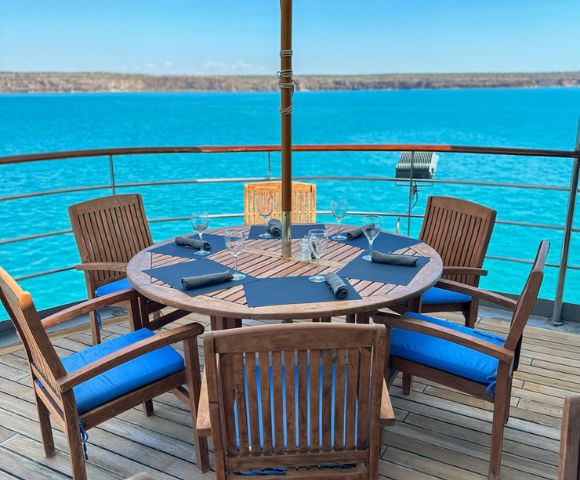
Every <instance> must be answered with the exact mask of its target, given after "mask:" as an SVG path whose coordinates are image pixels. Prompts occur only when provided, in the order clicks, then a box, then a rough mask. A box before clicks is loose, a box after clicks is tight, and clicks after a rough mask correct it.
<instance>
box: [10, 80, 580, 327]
mask: <svg viewBox="0 0 580 480" xmlns="http://www.w3.org/2000/svg"><path fill="white" fill-rule="evenodd" d="M295 105H296V106H295V126H294V141H295V143H449V144H469V145H495V146H518V147H539V148H562V149H572V148H573V147H574V144H575V136H576V130H577V125H578V115H579V113H580V89H545V90H452V91H393V92H324V93H318V92H316V93H315V92H310V93H297V94H296V95H295ZM277 109H278V96H277V95H276V94H250V93H235V94H229V93H163V94H154V93H153V94H57V95H0V119H1V121H0V155H16V154H24V153H33V152H48V151H56V150H76V149H86V148H101V147H128V146H162V145H173V146H174V145H235V144H276V143H278V142H279V118H278V111H277ZM397 159H398V155H397V154H385V153H356V154H353V153H326V154H295V156H294V174H295V175H360V176H365V175H367V176H392V175H393V174H394V166H395V164H396V162H397ZM272 160H273V161H272V163H273V173H274V174H277V173H278V172H279V157H278V156H277V155H273V157H272ZM266 165H267V159H266V155H265V154H230V155H212V156H207V155H204V156H202V155H160V156H132V157H119V158H117V160H116V176H117V181H118V182H137V181H153V180H165V179H183V178H210V177H241V176H263V175H265V173H266ZM570 166H571V162H570V161H569V160H565V159H564V160H558V159H526V158H515V157H502V158H498V157H493V156H473V155H472V156H469V155H451V154H444V155H441V156H440V162H439V168H438V170H437V174H436V176H437V178H440V179H469V180H489V181H505V182H517V183H531V184H540V183H541V184H549V185H560V186H564V185H567V182H568V181H569V177H570ZM106 182H108V163H107V159H105V158H91V159H80V160H67V161H52V162H37V163H33V164H22V165H9V166H2V167H0V196H5V195H11V194H16V193H26V192H31V191H36V190H49V189H57V188H67V187H72V186H85V185H99V184H104V183H106ZM123 191H127V192H130V191H138V192H140V193H142V194H143V197H144V201H145V205H146V209H147V214H148V216H149V217H150V218H161V217H172V216H186V215H189V214H190V213H191V211H192V210H193V209H196V208H204V209H205V208H207V210H208V211H209V212H210V213H220V212H227V213H236V212H242V211H243V197H242V194H243V185H242V184H229V185H228V184H224V185H187V186H171V187H143V188H138V189H123ZM104 194H106V192H105V191H94V192H89V193H75V194H67V195H60V196H46V197H39V198H31V199H23V200H14V201H4V202H0V239H6V238H11V237H18V236H24V235H32V234H36V233H41V232H45V231H50V230H61V229H67V228H69V220H68V214H67V206H68V205H70V204H73V203H75V202H79V201H82V200H85V199H88V198H92V197H95V196H99V195H104ZM431 194H433V195H453V196H458V197H462V198H466V199H470V200H475V201H478V202H481V203H484V204H486V205H488V206H490V207H493V208H495V209H497V210H498V219H501V220H513V221H532V222H537V223H542V224H554V225H563V223H564V218H565V211H566V202H567V195H566V193H565V192H550V191H543V190H529V189H506V188H489V187H476V186H457V185H437V186H434V187H432V188H425V189H422V190H421V192H420V198H419V202H418V205H417V206H416V208H415V210H414V211H415V212H417V213H421V212H422V211H423V209H424V206H425V201H426V199H427V196H428V195H431ZM337 195H343V196H346V197H347V198H348V199H349V202H350V208H351V209H352V210H363V209H365V210H382V211H397V212H402V211H405V209H406V202H407V195H408V192H407V190H406V189H405V188H403V187H398V186H396V185H394V184H392V183H378V182H332V181H325V182H319V183H318V208H319V209H328V203H329V201H330V199H331V198H332V197H333V196H337ZM579 217H580V214H578V215H577V218H578V219H577V220H576V226H579V225H580V218H579ZM321 220H324V218H321ZM233 222H235V221H231V222H230V223H233ZM238 222H239V220H238ZM227 223H228V222H227V221H221V222H217V221H216V222H214V223H213V225H214V226H216V225H223V224H227ZM385 224H386V225H385V227H387V228H394V226H395V220H394V219H392V220H386V221H385ZM403 225H405V223H404V222H403ZM419 227H420V221H419V220H415V221H413V222H412V228H411V230H412V233H413V234H415V235H416V234H417V233H418V229H419ZM188 230H189V225H188V223H187V222H181V223H180V222H175V223H155V224H153V225H152V231H153V235H154V239H155V240H162V239H165V238H168V237H170V236H173V235H175V234H178V233H183V232H187V231H188ZM579 237H580V235H578V234H576V235H575V237H574V239H573V243H572V250H571V262H570V263H571V264H575V265H580V238H579ZM543 238H548V239H550V240H551V241H552V250H551V252H550V261H552V262H558V259H559V254H560V246H561V240H562V234H561V232H559V231H556V230H549V229H544V228H520V227H508V226H504V225H497V226H496V228H495V231H494V234H493V238H492V241H491V245H490V248H489V254H491V255H497V256H516V257H521V258H526V259H530V258H533V255H534V253H535V250H536V248H537V245H538V242H539V241H540V240H541V239H543ZM76 262H78V254H77V250H76V246H75V243H74V240H73V238H72V235H65V236H60V237H54V238H46V239H39V240H35V241H31V242H21V243H15V244H10V245H4V246H0V265H2V266H3V267H4V268H6V269H7V270H8V271H9V272H10V273H12V274H13V275H14V276H21V275H26V274H29V273H32V272H35V271H40V270H48V269H52V268H57V267H61V266H65V265H73V264H75V263H76ZM485 266H486V268H488V269H489V270H490V275H489V277H487V278H486V279H485V280H484V281H483V286H485V287H487V288H492V289H496V290H502V291H508V292H519V291H520V290H521V288H522V286H523V283H524V280H525V278H526V275H527V272H528V269H529V266H527V265H521V264H513V263H506V262H500V261H487V262H486V265H485ZM556 275H557V270H556V269H554V268H548V271H547V275H546V280H545V283H544V286H543V288H542V292H541V295H542V296H543V297H546V298H553V295H554V291H555V286H556ZM22 283H23V285H24V287H25V288H26V289H29V290H30V291H31V292H32V294H33V295H34V297H35V299H36V302H37V304H38V307H39V308H46V307H49V306H52V305H56V304H61V303H64V302H67V301H72V300H76V299H78V298H81V297H83V296H84V295H85V286H84V281H83V277H82V274H80V273H77V272H65V273H60V274H56V275H52V276H48V277H44V278H40V279H34V280H29V281H23V282H22ZM565 298H566V300H567V301H570V302H575V303H580V272H579V271H573V270H572V271H570V272H569V274H568V278H567V288H566V294H565ZM2 316H3V315H2V312H0V318H1V317H2Z"/></svg>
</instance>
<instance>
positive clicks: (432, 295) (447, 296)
mask: <svg viewBox="0 0 580 480" xmlns="http://www.w3.org/2000/svg"><path fill="white" fill-rule="evenodd" d="M467 302H471V297H470V296H469V295H465V294H464V293H459V292H452V291H451V290H444V289H443V288H437V287H433V288H430V289H429V290H427V291H426V292H425V293H424V294H423V297H422V298H421V303H422V304H423V305H440V304H445V303H467Z"/></svg>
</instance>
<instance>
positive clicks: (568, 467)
mask: <svg viewBox="0 0 580 480" xmlns="http://www.w3.org/2000/svg"><path fill="white" fill-rule="evenodd" d="M578 479H580V396H578V395H576V396H573V397H568V398H566V402H565V403H564V416H563V418H562V433H561V438H560V468H559V471H558V480H578Z"/></svg>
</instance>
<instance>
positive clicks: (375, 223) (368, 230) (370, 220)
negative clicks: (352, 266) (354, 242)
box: [362, 215, 381, 262]
mask: <svg viewBox="0 0 580 480" xmlns="http://www.w3.org/2000/svg"><path fill="white" fill-rule="evenodd" d="M363 221H364V225H363V227H362V229H363V233H364V234H365V237H367V240H368V241H369V253H368V255H365V256H364V257H363V259H364V260H366V261H368V262H370V261H371V257H372V255H373V242H374V241H375V238H377V237H378V236H379V233H381V219H380V217H377V216H376V215H367V216H365V217H364V219H363Z"/></svg>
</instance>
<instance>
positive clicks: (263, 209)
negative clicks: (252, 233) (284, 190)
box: [258, 194, 274, 238]
mask: <svg viewBox="0 0 580 480" xmlns="http://www.w3.org/2000/svg"><path fill="white" fill-rule="evenodd" d="M272 210H274V197H273V196H272V195H268V194H265V195H260V196H259V197H258V213H259V214H260V216H261V217H262V218H263V219H264V225H265V228H266V231H265V232H264V233H262V234H261V235H259V237H260V238H272V237H273V235H272V234H271V233H270V232H269V231H268V221H269V220H270V216H271V215H272Z"/></svg>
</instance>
